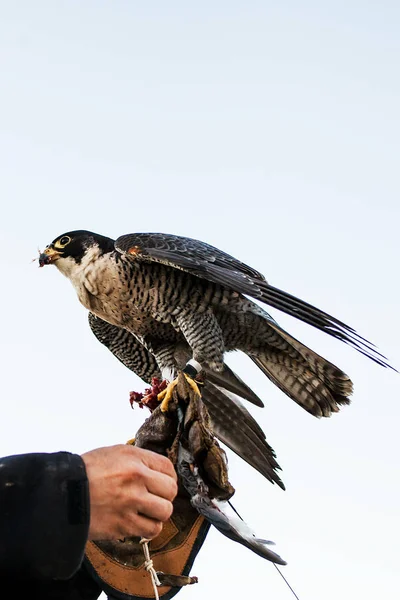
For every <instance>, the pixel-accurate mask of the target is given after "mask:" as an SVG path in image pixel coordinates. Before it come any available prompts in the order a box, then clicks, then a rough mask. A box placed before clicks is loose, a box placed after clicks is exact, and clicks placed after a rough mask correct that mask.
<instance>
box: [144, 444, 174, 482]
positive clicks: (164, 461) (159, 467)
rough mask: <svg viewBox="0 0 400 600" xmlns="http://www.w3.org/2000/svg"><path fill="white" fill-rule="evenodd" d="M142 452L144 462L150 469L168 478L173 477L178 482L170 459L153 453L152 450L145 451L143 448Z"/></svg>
mask: <svg viewBox="0 0 400 600" xmlns="http://www.w3.org/2000/svg"><path fill="white" fill-rule="evenodd" d="M138 449H139V448H138ZM140 450H141V451H142V452H143V453H144V454H143V456H142V461H143V463H144V464H145V465H146V466H147V467H149V469H152V471H158V472H159V473H164V474H165V475H168V477H172V479H174V480H175V481H176V480H177V476H176V472H175V469H174V465H173V464H172V462H171V461H170V460H169V458H167V457H166V456H162V455H161V454H157V453H156V452H151V451H150V450H144V449H143V448H140Z"/></svg>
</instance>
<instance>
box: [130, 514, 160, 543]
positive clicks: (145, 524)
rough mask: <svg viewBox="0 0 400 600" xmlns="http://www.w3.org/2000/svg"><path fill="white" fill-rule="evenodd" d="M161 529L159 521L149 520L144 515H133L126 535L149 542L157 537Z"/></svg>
mask: <svg viewBox="0 0 400 600" xmlns="http://www.w3.org/2000/svg"><path fill="white" fill-rule="evenodd" d="M162 528H163V524H162V522H161V521H156V520H155V519H149V518H148V517H146V516H145V515H134V517H133V518H132V521H131V527H130V531H129V533H128V535H133V536H140V537H144V538H148V539H149V540H151V539H153V538H155V537H157V536H158V535H159V534H160V533H161V531H162Z"/></svg>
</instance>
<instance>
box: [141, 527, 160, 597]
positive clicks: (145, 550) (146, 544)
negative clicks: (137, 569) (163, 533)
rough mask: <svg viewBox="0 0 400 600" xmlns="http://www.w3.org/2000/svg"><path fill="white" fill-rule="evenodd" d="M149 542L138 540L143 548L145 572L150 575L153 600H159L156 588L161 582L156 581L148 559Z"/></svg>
mask: <svg viewBox="0 0 400 600" xmlns="http://www.w3.org/2000/svg"><path fill="white" fill-rule="evenodd" d="M149 541H150V540H147V539H146V538H142V539H141V540H140V543H141V544H142V546H143V553H144V558H145V561H144V566H145V569H146V571H148V572H149V573H150V577H151V583H152V584H153V589H154V598H155V600H159V598H160V597H159V595H158V589H157V586H160V585H161V582H160V580H159V579H158V576H157V572H156V570H155V568H154V565H153V561H152V559H151V558H150V550H149Z"/></svg>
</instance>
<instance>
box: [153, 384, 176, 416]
mask: <svg viewBox="0 0 400 600" xmlns="http://www.w3.org/2000/svg"><path fill="white" fill-rule="evenodd" d="M177 384H178V379H174V380H173V381H171V383H169V384H168V385H167V387H166V388H165V390H163V391H162V392H160V393H159V394H158V396H157V398H158V399H159V400H160V402H161V412H167V411H168V405H169V403H170V402H171V400H172V392H173V391H174V388H175V387H176V386H177Z"/></svg>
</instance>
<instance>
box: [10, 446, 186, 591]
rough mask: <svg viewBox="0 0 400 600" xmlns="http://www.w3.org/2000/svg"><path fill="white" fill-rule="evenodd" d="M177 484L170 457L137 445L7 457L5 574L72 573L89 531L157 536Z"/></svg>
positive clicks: (53, 575)
mask: <svg viewBox="0 0 400 600" xmlns="http://www.w3.org/2000/svg"><path fill="white" fill-rule="evenodd" d="M88 479H89V480H88ZM176 489H177V488H176V475H175V472H174V470H173V467H172V465H171V463H170V462H169V461H168V459H166V458H165V457H162V456H158V455H156V454H154V453H152V452H149V451H146V450H142V449H138V448H134V447H132V446H126V445H118V446H111V447H108V448H99V449H96V450H92V451H91V452H87V453H85V454H83V455H82V457H80V456H78V455H74V454H69V453H67V452H59V453H54V454H25V455H19V456H9V457H6V458H2V459H0V577H10V576H12V577H22V578H24V579H68V578H69V577H71V576H72V575H73V574H74V573H75V572H76V571H77V569H78V568H79V566H80V564H81V562H82V559H83V554H84V549H85V545H86V541H87V539H88V537H90V538H91V539H99V538H109V539H116V538H118V537H124V536H130V535H131V536H134V535H137V536H148V537H154V536H155V535H157V534H158V533H159V531H161V528H162V522H163V521H165V520H167V519H168V518H169V516H170V514H171V512H172V503H171V501H172V500H173V498H174V497H175V495H176Z"/></svg>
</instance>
